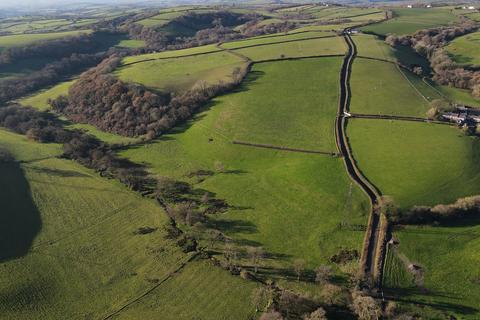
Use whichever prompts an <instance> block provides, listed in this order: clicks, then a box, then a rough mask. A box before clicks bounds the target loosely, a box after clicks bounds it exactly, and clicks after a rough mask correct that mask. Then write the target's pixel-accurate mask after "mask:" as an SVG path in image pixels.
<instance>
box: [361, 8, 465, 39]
mask: <svg viewBox="0 0 480 320" xmlns="http://www.w3.org/2000/svg"><path fill="white" fill-rule="evenodd" d="M392 11H393V14H394V18H393V19H390V20H388V21H385V22H380V23H378V24H373V25H369V26H365V27H362V28H361V29H362V30H363V31H365V32H373V33H376V34H380V35H387V34H390V33H393V34H400V35H401V34H412V33H414V32H415V31H417V30H420V29H428V28H433V27H439V26H443V25H448V24H450V23H452V22H455V21H457V19H458V17H457V16H456V15H455V14H453V13H452V12H451V11H450V9H448V8H410V9H408V8H396V9H392Z"/></svg>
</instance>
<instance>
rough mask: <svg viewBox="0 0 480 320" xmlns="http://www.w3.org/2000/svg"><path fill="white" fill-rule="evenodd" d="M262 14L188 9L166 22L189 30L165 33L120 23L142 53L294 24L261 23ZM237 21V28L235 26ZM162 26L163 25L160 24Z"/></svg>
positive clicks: (272, 30) (270, 31)
mask: <svg viewBox="0 0 480 320" xmlns="http://www.w3.org/2000/svg"><path fill="white" fill-rule="evenodd" d="M263 20H264V17H263V16H261V15H258V14H237V13H232V12H229V11H219V12H211V13H195V12H191V13H188V14H186V15H184V16H180V17H178V18H175V19H173V20H172V21H171V22H169V25H172V26H176V28H177V29H187V30H191V31H192V32H194V33H193V34H184V35H175V36H172V35H169V34H168V33H166V32H164V31H162V28H156V27H147V26H142V25H140V24H137V23H135V22H134V21H132V22H130V23H128V24H126V25H125V26H124V27H122V30H123V31H125V32H128V34H129V36H130V38H132V39H138V40H143V41H145V42H146V44H147V48H146V49H143V50H138V53H146V52H151V51H152V50H153V51H163V50H178V49H185V48H191V47H197V46H201V45H206V44H211V43H218V42H226V41H231V40H237V39H243V38H248V37H253V36H259V35H264V34H273V33H279V32H287V31H289V30H292V29H294V28H295V27H296V26H297V25H296V24H295V23H293V22H290V21H284V22H279V23H273V24H266V25H262V24H261V23H260V22H261V21H263ZM238 25H241V26H240V27H239V30H236V29H235V27H236V26H238ZM164 27H165V26H163V28H164Z"/></svg>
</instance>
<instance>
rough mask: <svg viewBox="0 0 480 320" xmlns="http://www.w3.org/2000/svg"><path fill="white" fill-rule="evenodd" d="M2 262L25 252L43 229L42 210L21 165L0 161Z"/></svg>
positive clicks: (0, 240) (0, 241)
mask: <svg viewBox="0 0 480 320" xmlns="http://www.w3.org/2000/svg"><path fill="white" fill-rule="evenodd" d="M0 175H1V177H2V178H1V179H0V261H1V262H3V261H7V260H11V259H15V258H18V257H21V256H23V255H25V254H26V253H27V252H28V250H29V249H30V247H31V245H32V242H33V240H34V239H35V237H36V235H37V234H38V233H39V232H40V230H41V225H42V222H41V218H40V213H39V211H38V209H37V207H36V205H35V203H34V202H33V200H32V195H31V191H30V186H29V185H28V182H27V180H26V179H25V175H24V172H23V170H22V168H21V167H20V165H19V164H18V163H15V162H9V163H0Z"/></svg>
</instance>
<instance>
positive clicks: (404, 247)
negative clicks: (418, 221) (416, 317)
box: [385, 219, 480, 319]
mask: <svg viewBox="0 0 480 320" xmlns="http://www.w3.org/2000/svg"><path fill="white" fill-rule="evenodd" d="M479 235H480V225H479V221H478V219H476V221H464V223H461V222H459V223H458V225H452V226H449V227H439V226H437V227H432V226H427V227H415V226H408V227H405V228H404V229H402V230H398V231H395V232H394V237H395V238H396V239H398V241H399V242H400V243H399V245H398V249H397V252H398V254H401V255H403V256H405V257H407V259H408V260H410V261H412V262H414V263H415V264H417V265H419V266H421V267H422V270H423V272H424V278H425V280H424V282H425V284H424V286H425V288H426V290H425V291H422V290H420V289H419V288H417V287H416V286H415V285H414V284H413V281H412V278H413V277H412V275H411V274H409V273H408V272H407V273H405V272H406V271H405V267H403V266H398V267H394V265H392V263H391V261H390V260H387V265H386V266H387V270H389V269H390V268H395V269H396V270H395V272H387V273H386V277H385V287H386V293H387V295H393V296H394V297H396V298H398V299H399V300H400V301H402V302H401V306H402V308H405V309H407V310H409V309H410V310H414V311H415V312H417V313H419V314H420V315H423V316H424V318H428V319H432V318H435V319H447V318H448V316H447V315H454V316H455V317H456V318H457V319H478V317H479V316H480V303H479V301H480V288H479V285H478V281H479V279H480V273H479V270H478V265H479V264H480V257H479V256H478V250H480V237H479ZM401 267H403V269H401ZM399 274H403V275H404V280H403V281H399V280H398V277H399ZM409 279H410V281H408V280H409ZM414 305H417V307H415V306H414ZM432 309H433V310H432Z"/></svg>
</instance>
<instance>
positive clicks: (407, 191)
mask: <svg viewBox="0 0 480 320" xmlns="http://www.w3.org/2000/svg"><path fill="white" fill-rule="evenodd" d="M348 136H349V138H350V142H351V146H352V150H353V156H354V157H355V159H356V160H357V162H358V165H359V168H360V170H362V171H363V173H364V174H365V175H366V176H367V177H368V178H369V179H370V181H371V182H373V183H374V184H375V185H376V186H377V187H378V188H379V189H380V191H381V192H382V193H383V194H385V195H390V196H393V198H394V199H395V201H396V203H397V204H398V205H399V206H400V207H401V208H404V209H405V208H410V207H412V206H414V205H436V204H440V203H451V202H454V201H455V200H456V199H457V198H460V197H465V196H470V195H475V194H478V193H479V192H480V174H479V172H480V170H479V169H480V167H479V166H480V165H479V163H480V162H479V158H480V141H478V139H476V138H473V137H468V136H465V135H464V134H463V133H462V132H461V131H460V130H458V129H457V128H456V127H453V126H447V125H440V124H427V123H419V122H406V121H391V120H376V119H375V120H370V119H353V120H352V121H350V122H349V124H348Z"/></svg>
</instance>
